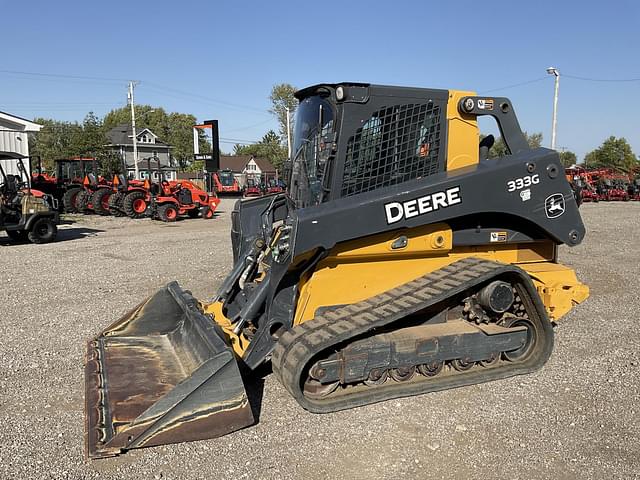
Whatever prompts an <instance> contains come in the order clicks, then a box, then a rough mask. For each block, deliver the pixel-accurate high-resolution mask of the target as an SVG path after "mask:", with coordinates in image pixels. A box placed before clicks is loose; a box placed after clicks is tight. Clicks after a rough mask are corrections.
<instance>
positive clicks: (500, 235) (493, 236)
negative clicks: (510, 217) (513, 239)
mask: <svg viewBox="0 0 640 480" xmlns="http://www.w3.org/2000/svg"><path fill="white" fill-rule="evenodd" d="M489 240H490V241H491V242H506V241H507V232H491V233H490V237H489Z"/></svg>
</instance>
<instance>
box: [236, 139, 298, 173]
mask: <svg viewBox="0 0 640 480" xmlns="http://www.w3.org/2000/svg"><path fill="white" fill-rule="evenodd" d="M233 151H234V153H235V155H253V156H254V157H259V158H266V159H268V160H269V161H270V162H271V163H272V164H273V166H274V167H276V168H277V169H278V170H281V169H282V164H283V163H284V161H285V160H286V158H287V148H286V147H284V146H283V145H282V144H281V143H280V138H279V137H278V134H277V133H276V132H274V131H273V130H269V131H268V132H267V133H266V134H265V135H264V136H263V137H262V139H261V140H260V141H259V142H258V143H254V144H252V145H238V144H236V145H234V147H233Z"/></svg>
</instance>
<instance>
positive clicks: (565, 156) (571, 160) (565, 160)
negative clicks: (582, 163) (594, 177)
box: [560, 150, 578, 168]
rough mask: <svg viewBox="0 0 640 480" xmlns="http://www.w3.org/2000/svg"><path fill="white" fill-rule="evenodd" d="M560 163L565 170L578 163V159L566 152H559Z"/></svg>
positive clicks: (573, 154)
mask: <svg viewBox="0 0 640 480" xmlns="http://www.w3.org/2000/svg"><path fill="white" fill-rule="evenodd" d="M560 161H561V162H562V166H563V167H565V168H566V167H570V166H571V165H575V164H576V163H578V157H576V154H575V153H573V152H571V151H569V150H567V151H564V152H560Z"/></svg>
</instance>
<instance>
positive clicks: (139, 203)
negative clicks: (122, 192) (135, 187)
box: [122, 192, 148, 218]
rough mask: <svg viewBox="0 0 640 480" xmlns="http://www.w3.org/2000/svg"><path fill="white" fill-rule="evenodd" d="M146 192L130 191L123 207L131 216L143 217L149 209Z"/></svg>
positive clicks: (123, 202)
mask: <svg viewBox="0 0 640 480" xmlns="http://www.w3.org/2000/svg"><path fill="white" fill-rule="evenodd" d="M146 197H147V196H146V194H145V193H144V192H131V193H128V194H127V195H126V196H125V197H124V200H123V201H122V209H123V210H124V213H126V214H127V216H129V217H131V218H142V217H144V215H145V213H146V211H147V206H148V205H147V198H146Z"/></svg>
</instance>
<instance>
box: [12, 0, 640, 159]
mask: <svg viewBox="0 0 640 480" xmlns="http://www.w3.org/2000/svg"><path fill="white" fill-rule="evenodd" d="M0 7H1V8H0V11H1V12H2V16H3V30H2V33H3V35H2V38H3V40H2V60H3V61H2V62H1V63H0V110H2V111H6V112H10V113H14V114H16V115H20V116H25V117H36V116H44V117H51V118H56V119H60V120H82V118H83V117H84V115H85V114H86V113H87V112H88V111H90V110H91V111H94V112H95V113H97V114H99V115H104V114H105V113H106V112H108V111H109V110H110V109H111V108H114V107H119V106H123V105H125V104H126V80H127V79H136V80H140V85H139V86H138V87H137V89H136V102H137V103H150V104H152V105H154V106H162V107H164V108H165V109H167V110H169V111H180V112H188V113H193V114H194V115H196V116H197V117H198V119H199V120H204V119H209V118H217V119H219V120H220V130H221V136H222V138H223V139H226V140H225V141H226V142H233V140H234V139H238V140H243V141H247V140H257V139H259V138H260V137H261V136H262V135H263V134H264V133H265V132H266V131H267V130H268V129H269V128H273V129H275V130H277V124H276V122H275V120H274V119H273V117H272V116H270V115H269V113H268V112H267V110H268V108H269V101H268V95H269V92H270V89H271V86H272V85H273V84H275V83H280V82H289V83H291V84H293V85H295V86H297V87H303V86H306V85H310V84H314V83H319V82H338V81H360V82H371V83H382V84H392V85H410V86H422V87H436V88H452V89H453V88H455V89H468V90H474V91H477V92H479V93H484V92H487V94H491V95H495V96H507V97H509V98H511V99H512V101H513V104H514V106H515V108H516V112H517V113H518V117H519V120H520V124H521V126H522V128H523V129H524V130H527V131H529V132H538V131H539V132H542V133H543V135H544V143H545V144H546V145H548V144H549V141H550V137H551V135H550V128H551V112H552V95H553V79H552V77H551V76H550V75H547V74H546V72H545V69H546V67H548V66H551V65H553V66H555V67H557V68H558V69H559V70H560V72H561V75H562V77H561V83H560V100H559V113H558V139H557V146H558V148H561V147H565V148H568V149H570V150H572V151H574V152H576V153H577V154H578V157H579V158H582V156H583V155H584V154H585V153H587V152H588V151H590V150H591V149H593V148H595V147H597V146H598V145H599V144H600V143H601V142H602V141H603V140H604V139H605V138H606V137H608V136H609V135H616V136H624V137H626V138H627V139H628V140H629V142H630V143H631V144H632V147H633V148H634V151H635V153H636V154H640V128H639V127H640V123H639V121H638V114H637V113H636V112H635V107H636V105H637V103H638V97H640V81H624V82H621V81H616V82H612V81H593V80H628V79H640V40H639V39H640V28H639V27H640V2H634V1H632V0H628V1H608V2H602V1H599V2H595V1H591V0H586V1H581V2H578V1H576V2H561V1H558V0H556V1H546V0H539V1H536V2H526V3H525V2H517V1H484V2H477V1H475V2H474V1H451V2H446V1H442V0H441V1H438V2H435V1H417V0H407V1H402V0H396V1H366V2H365V1H354V2H347V1H341V2H340V1H333V0H323V1H322V2H314V3H311V2H302V1H299V2H293V1H277V0H272V1H270V2H266V1H263V2H258V1H254V2H250V1H225V0H221V1H216V2H212V1H200V2H191V1H182V2H164V1H155V2H151V1H146V0H138V1H137V2H125V1H119V0H110V1H108V2H88V1H86V0H85V1H77V0H69V1H57V2H52V1H28V2H27V1H25V2H16V1H5V0H0ZM7 71H12V72H31V73H40V74H59V75H71V76H82V77H94V79H79V78H63V77H52V76H48V75H30V74H26V73H7ZM565 75H566V76H565ZM570 76H574V77H583V78H588V79H592V80H591V81H587V80H579V79H576V78H570ZM532 80H536V81H533V82H531V83H527V84H525V85H520V86H517V87H513V88H501V87H506V86H511V85H514V84H521V83H523V82H528V81H532ZM483 127H484V128H485V129H487V130H488V127H485V125H484V124H483ZM223 149H226V150H230V149H231V144H230V143H226V144H223Z"/></svg>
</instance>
